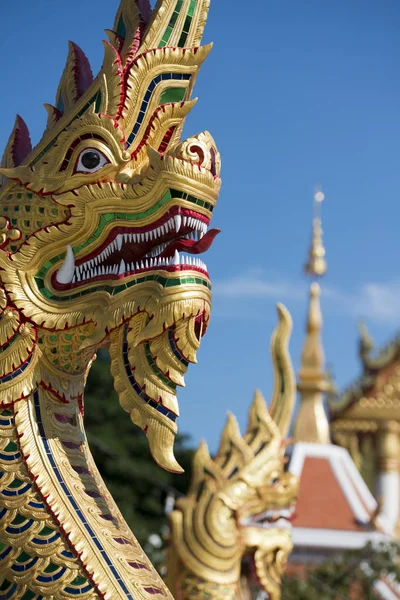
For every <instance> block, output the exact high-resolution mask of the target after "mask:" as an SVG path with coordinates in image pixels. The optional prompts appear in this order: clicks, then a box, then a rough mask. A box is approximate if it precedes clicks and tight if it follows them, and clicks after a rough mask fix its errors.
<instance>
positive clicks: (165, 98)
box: [160, 87, 186, 104]
mask: <svg viewBox="0 0 400 600" xmlns="http://www.w3.org/2000/svg"><path fill="white" fill-rule="evenodd" d="M185 94H186V88H182V87H171V88H167V89H166V90H164V91H163V93H162V94H161V96H160V104H166V103H167V102H182V100H183V99H184V97H185Z"/></svg>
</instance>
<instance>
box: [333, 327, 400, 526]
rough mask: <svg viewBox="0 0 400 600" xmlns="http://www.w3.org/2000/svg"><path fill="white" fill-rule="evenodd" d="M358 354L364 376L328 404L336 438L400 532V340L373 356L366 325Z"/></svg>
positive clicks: (335, 440) (363, 328)
mask: <svg viewBox="0 0 400 600" xmlns="http://www.w3.org/2000/svg"><path fill="white" fill-rule="evenodd" d="M359 353H360V359H361V364H362V375H361V377H359V379H358V380H357V381H355V382H354V384H353V385H352V386H351V387H350V388H348V389H347V390H346V391H345V392H344V393H343V394H341V395H339V396H336V397H334V398H330V400H329V412H330V421H331V423H330V427H331V434H332V438H333V441H334V442H335V443H336V444H339V445H340V446H342V447H344V448H347V449H348V451H349V452H350V454H351V457H352V459H353V461H354V463H355V464H356V466H357V468H358V469H359V471H360V473H361V475H362V477H363V478H364V480H365V482H366V483H367V485H368V487H369V489H370V490H371V492H372V493H373V494H374V496H375V498H376V499H377V500H378V502H379V503H380V505H381V511H382V513H383V514H384V515H385V516H386V518H387V519H388V520H389V521H390V523H391V525H392V527H394V528H397V531H398V532H399V529H398V520H399V509H400V477H399V470H400V340H399V339H398V338H396V339H395V340H393V341H392V342H391V343H390V344H388V345H387V346H386V347H384V348H383V349H382V350H380V351H379V352H377V353H375V354H373V342H372V340H371V338H370V336H369V334H368V332H367V330H366V328H365V326H362V327H361V328H360V343H359Z"/></svg>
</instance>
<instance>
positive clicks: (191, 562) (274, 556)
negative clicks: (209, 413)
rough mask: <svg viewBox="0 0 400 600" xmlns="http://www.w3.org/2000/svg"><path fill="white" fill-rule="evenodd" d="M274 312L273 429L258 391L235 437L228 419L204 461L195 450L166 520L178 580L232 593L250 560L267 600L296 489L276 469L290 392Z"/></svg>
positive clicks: (282, 330)
mask: <svg viewBox="0 0 400 600" xmlns="http://www.w3.org/2000/svg"><path fill="white" fill-rule="evenodd" d="M279 310H280V318H281V323H280V326H278V329H277V331H276V332H275V335H274V338H273V342H272V345H273V356H274V361H275V369H276V372H275V374H276V394H275V396H274V399H273V402H272V404H271V413H272V412H273V413H274V414H275V415H276V419H277V422H275V421H274V419H273V417H272V416H271V414H270V413H269V412H268V409H267V406H266V403H265V401H264V399H263V397H262V395H261V394H260V392H258V391H257V392H256V393H255V397H254V401H253V403H252V406H251V408H250V412H249V421H248V427H247V431H246V433H245V435H244V436H243V437H242V436H241V434H240V431H239V427H238V424H237V421H236V419H235V417H234V416H233V415H228V419H227V423H226V426H225V428H224V431H223V433H222V436H221V443H220V447H219V450H218V452H217V454H216V456H215V457H214V458H211V456H210V454H209V452H208V449H207V445H206V443H205V442H202V443H201V445H200V447H199V449H198V450H197V453H196V455H195V458H194V464H193V476H192V483H191V487H190V490H189V493H188V495H187V496H186V497H185V498H182V499H179V500H178V501H177V503H176V508H175V510H174V511H173V512H172V513H171V515H170V519H171V541H172V547H171V552H172V553H176V554H177V555H178V557H179V561H180V562H181V564H182V565H183V567H184V569H185V574H186V573H190V574H191V577H192V576H193V574H194V575H195V576H197V577H198V578H199V579H201V580H202V581H203V582H207V581H208V582H210V584H211V583H212V584H220V585H221V586H227V585H234V586H238V585H239V579H240V569H241V563H242V559H243V557H244V556H245V555H247V556H251V558H252V559H253V560H254V566H255V572H256V575H257V578H258V582H259V584H260V586H261V587H262V588H263V589H264V590H265V591H266V592H268V594H269V597H270V598H271V600H278V599H279V597H280V580H281V577H282V574H283V570H284V567H285V564H286V559H287V557H288V554H289V553H290V551H291V549H292V542H291V531H290V529H291V525H290V517H291V515H292V513H293V510H294V503H295V500H296V495H297V488H298V479H297V477H295V476H293V475H292V474H290V473H288V472H286V471H285V469H284V462H285V461H284V453H285V447H286V443H285V441H284V439H283V437H282V433H281V430H283V431H286V429H287V419H288V417H289V415H290V414H291V410H292V407H293V400H294V390H295V387H294V381H293V374H292V371H291V366H290V362H289V360H288V356H287V355H286V350H285V347H284V346H285V336H286V334H287V327H288V318H289V317H288V314H287V313H286V311H285V310H284V309H283V307H280V309H279ZM278 388H279V392H278ZM277 405H279V406H280V408H279V409H278V410H277ZM182 585H183V587H184V586H185V582H184V581H182ZM232 597H235V596H232Z"/></svg>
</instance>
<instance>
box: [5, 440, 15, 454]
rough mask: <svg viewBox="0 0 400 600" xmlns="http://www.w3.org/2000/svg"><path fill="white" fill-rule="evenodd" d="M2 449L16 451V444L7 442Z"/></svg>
mask: <svg viewBox="0 0 400 600" xmlns="http://www.w3.org/2000/svg"><path fill="white" fill-rule="evenodd" d="M4 450H5V451H6V452H16V451H17V450H18V446H17V444H16V443H15V442H9V443H8V444H7V446H6V447H5V448H4Z"/></svg>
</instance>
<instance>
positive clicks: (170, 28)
mask: <svg viewBox="0 0 400 600" xmlns="http://www.w3.org/2000/svg"><path fill="white" fill-rule="evenodd" d="M182 4H183V0H177V3H176V5H175V9H174V12H173V13H172V16H171V19H170V21H169V23H168V25H167V28H166V29H165V31H164V35H163V37H162V39H161V42H160V43H159V45H158V47H159V48H164V46H166V45H167V44H168V42H169V39H170V37H171V34H172V32H173V30H174V27H175V24H176V21H177V18H178V17H179V13H180V12H181V8H182Z"/></svg>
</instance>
